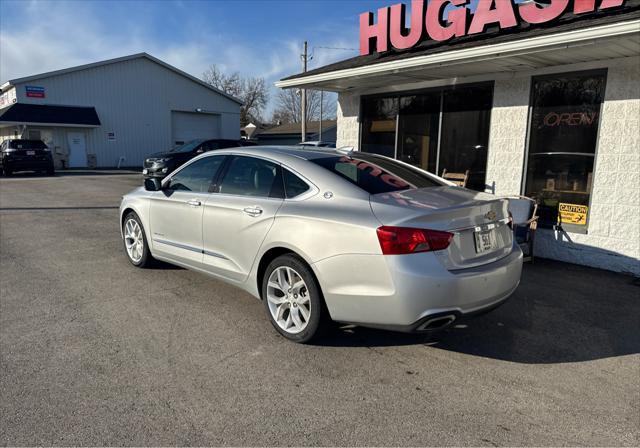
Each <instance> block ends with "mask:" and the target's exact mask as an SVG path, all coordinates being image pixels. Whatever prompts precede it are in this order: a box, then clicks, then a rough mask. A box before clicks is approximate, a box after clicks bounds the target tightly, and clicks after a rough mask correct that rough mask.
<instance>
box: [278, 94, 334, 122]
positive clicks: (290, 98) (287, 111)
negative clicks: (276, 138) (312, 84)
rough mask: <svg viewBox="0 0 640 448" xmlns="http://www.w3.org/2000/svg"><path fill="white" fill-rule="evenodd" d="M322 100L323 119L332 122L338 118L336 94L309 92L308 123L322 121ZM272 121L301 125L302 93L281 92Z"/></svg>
mask: <svg viewBox="0 0 640 448" xmlns="http://www.w3.org/2000/svg"><path fill="white" fill-rule="evenodd" d="M321 97H323V98H322V119H323V120H332V119H335V117H336V98H335V94H333V93H330V92H324V94H323V95H320V91H319V90H307V121H319V120H320V98H321ZM271 120H272V121H274V122H275V121H280V122H282V123H300V122H301V121H302V102H301V101H300V91H299V90H296V89H286V90H280V91H279V92H278V96H277V98H276V108H275V109H274V111H273V116H272V118H271Z"/></svg>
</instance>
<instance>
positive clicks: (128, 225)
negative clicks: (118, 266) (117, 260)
mask: <svg viewBox="0 0 640 448" xmlns="http://www.w3.org/2000/svg"><path fill="white" fill-rule="evenodd" d="M122 234H123V236H124V248H125V252H126V253H127V258H129V261H130V262H131V264H133V265H134V266H136V267H139V268H144V267H148V266H149V265H150V264H151V263H152V261H153V257H152V256H151V252H149V245H148V244H147V237H146V235H145V233H144V228H143V227H142V223H141V222H140V218H139V217H138V215H137V214H136V213H135V212H130V213H129V214H128V215H127V216H126V217H125V218H124V225H123V226H122Z"/></svg>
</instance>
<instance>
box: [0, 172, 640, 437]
mask: <svg viewBox="0 0 640 448" xmlns="http://www.w3.org/2000/svg"><path fill="white" fill-rule="evenodd" d="M140 183H141V178H140V176H139V175H137V174H121V173H109V172H95V173H92V172H86V173H75V174H74V175H68V174H62V175H57V176H56V177H53V178H40V177H33V176H16V177H14V178H8V179H0V343H1V346H0V362H1V365H0V369H1V372H0V394H1V396H0V398H1V399H0V443H2V445H486V446H491V445H526V444H534V445H638V444H639V443H640V440H639V437H640V436H639V432H640V356H639V353H640V331H639V329H640V286H639V284H638V282H637V281H635V282H634V280H633V279H632V278H631V277H628V276H625V275H619V274H614V273H610V272H606V271H599V270H596V269H589V268H583V267H578V266H574V265H568V264H562V263H557V262H551V261H545V260H537V261H536V263H535V264H534V265H531V264H528V265H526V267H525V270H524V273H523V279H522V284H521V286H520V287H519V289H518V291H517V292H516V294H515V296H514V297H513V298H512V299H511V300H510V301H509V302H507V303H506V304H505V305H504V306H502V307H501V308H499V309H497V310H495V311H494V312H492V313H490V314H487V315H485V316H482V317H478V318H476V319H474V320H470V321H468V322H466V323H465V324H462V325H459V326H458V327H456V328H452V329H450V330H449V331H447V332H446V333H445V334H442V335H440V336H439V337H437V338H433V339H431V338H426V337H424V336H408V335H402V334H395V333H388V332H383V331H375V330H367V329H362V328H342V329H340V330H336V331H335V332H334V333H333V334H331V335H330V336H329V337H328V338H326V339H325V340H323V341H321V342H320V343H318V344H316V345H309V346H303V345H296V344H293V343H290V342H287V341H286V340H284V339H283V338H282V337H280V336H279V335H277V334H276V332H275V331H274V330H273V329H272V328H271V326H270V324H269V322H268V321H267V319H266V316H265V315H264V309H263V307H262V304H260V303H259V302H258V301H257V300H255V299H254V298H252V297H250V296H249V295H247V294H245V293H243V292H241V291H239V290H237V289H235V288H233V287H231V286H227V285H225V284H223V283H221V282H218V281H215V280H212V279H209V278H207V277H204V276H202V275H199V274H196V273H193V272H190V271H187V270H183V269H179V268H173V267H170V266H168V265H163V266H158V267H157V268H154V269H151V270H139V269H135V268H134V267H133V266H131V265H130V264H129V262H128V261H127V259H126V258H125V255H124V252H123V250H122V247H121V246H122V243H121V240H120V237H119V232H118V218H117V215H118V210H117V206H118V204H119V200H120V196H121V195H122V194H123V193H125V192H127V191H129V190H130V189H132V188H133V187H134V186H136V185H140Z"/></svg>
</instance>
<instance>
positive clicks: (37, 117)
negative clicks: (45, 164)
mask: <svg viewBox="0 0 640 448" xmlns="http://www.w3.org/2000/svg"><path fill="white" fill-rule="evenodd" d="M15 125H29V126H64V127H98V126H100V119H99V118H98V114H97V113H96V109H95V108H94V107H79V106H50V105H45V104H25V103H15V104H13V105H11V106H9V107H6V108H4V109H2V110H0V127H7V126H15Z"/></svg>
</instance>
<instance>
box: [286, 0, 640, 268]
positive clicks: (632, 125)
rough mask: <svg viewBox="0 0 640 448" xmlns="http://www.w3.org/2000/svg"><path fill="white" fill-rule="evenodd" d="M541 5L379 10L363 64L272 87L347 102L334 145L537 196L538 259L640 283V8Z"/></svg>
mask: <svg viewBox="0 0 640 448" xmlns="http://www.w3.org/2000/svg"><path fill="white" fill-rule="evenodd" d="M545 3H550V4H549V6H544V5H543V4H542V2H540V4H538V3H536V2H531V1H530V2H522V3H517V2H515V1H496V2H493V1H489V0H480V1H479V2H478V3H477V8H478V9H477V10H476V11H469V10H465V6H464V5H463V6H458V7H453V6H454V5H453V4H449V7H448V8H444V6H445V5H447V4H448V2H441V1H435V2H422V1H416V2H413V3H412V8H418V9H419V11H414V10H412V11H411V14H412V15H411V23H412V26H411V28H410V29H409V30H407V29H405V28H404V26H403V25H404V24H401V23H399V22H400V21H401V20H402V17H404V14H403V13H404V12H406V13H407V15H408V14H409V13H408V12H407V11H403V9H404V6H402V7H401V6H399V5H395V6H393V7H386V8H380V10H379V11H378V13H377V15H376V17H375V20H374V16H373V14H372V13H364V14H363V15H361V17H360V27H361V34H360V49H361V56H358V57H354V58H351V59H348V60H345V61H341V62H337V63H335V64H331V65H329V66H325V67H321V68H318V69H315V70H311V71H308V72H306V73H303V74H299V75H294V76H291V77H288V78H285V79H283V80H281V81H279V82H278V83H276V85H277V86H278V87H282V88H312V89H323V90H328V91H334V92H338V94H339V98H338V131H337V146H354V147H356V148H359V149H360V150H361V151H367V152H375V153H380V154H385V155H389V156H392V157H396V158H399V159H401V160H404V161H406V162H408V163H412V164H415V165H416V166H420V167H422V168H423V169H426V170H429V171H432V172H434V173H438V174H441V173H442V171H443V170H444V169H447V170H448V171H449V172H452V171H453V172H465V171H466V170H469V171H470V173H471V174H470V182H469V184H468V187H469V188H472V189H477V190H480V191H487V192H491V193H494V194H496V195H519V194H522V195H526V196H529V197H533V198H535V199H536V200H537V202H538V204H539V209H540V224H539V226H538V230H537V233H536V241H535V252H536V255H537V256H542V257H547V258H553V259H558V260H563V261H568V262H573V263H578V264H584V265H589V266H595V267H600V268H605V269H611V270H615V271H623V272H631V273H634V274H636V275H640V260H639V258H640V1H638V0H626V1H624V0H602V1H600V0H598V1H580V2H578V1H575V2H566V1H564V2H563V1H557V0H554V1H552V2H545ZM438 8H440V9H438ZM443 8H444V9H446V10H447V17H446V18H445V17H444V14H445V13H444V12H443V11H444V9H443ZM425 13H426V16H425ZM425 17H426V18H425ZM414 24H415V25H414ZM425 30H426V31H425ZM561 204H562V205H563V207H566V206H569V207H575V208H574V209H575V210H580V211H581V213H580V214H576V216H581V217H582V218H583V219H577V220H576V222H575V223H570V222H567V220H566V219H564V220H563V218H562V217H563V213H560V208H561Z"/></svg>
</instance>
